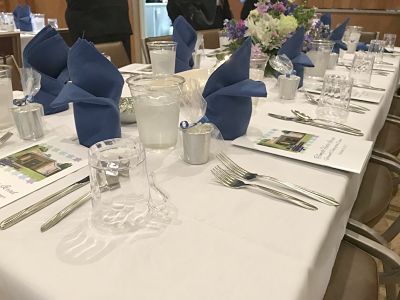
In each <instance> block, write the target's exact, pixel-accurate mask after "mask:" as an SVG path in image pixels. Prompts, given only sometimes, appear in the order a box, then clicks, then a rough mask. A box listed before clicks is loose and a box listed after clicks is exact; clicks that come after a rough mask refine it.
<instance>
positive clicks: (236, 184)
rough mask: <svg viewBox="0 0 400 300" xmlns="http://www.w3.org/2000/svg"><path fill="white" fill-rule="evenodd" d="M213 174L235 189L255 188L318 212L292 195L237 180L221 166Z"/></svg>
mask: <svg viewBox="0 0 400 300" xmlns="http://www.w3.org/2000/svg"><path fill="white" fill-rule="evenodd" d="M211 173H213V175H214V176H215V178H216V179H217V180H218V181H219V182H220V183H221V184H223V185H225V186H227V187H231V188H235V189H240V188H246V187H253V188H258V189H260V190H262V191H263V192H265V193H266V194H268V195H270V196H272V197H275V198H278V199H279V200H283V201H286V202H289V203H292V204H295V205H297V206H300V207H303V208H305V209H309V210H318V208H317V207H316V206H314V205H312V204H310V203H307V202H305V201H303V200H300V199H298V198H296V197H293V196H291V195H288V194H286V193H283V192H280V191H277V190H274V189H271V188H267V187H265V186H262V185H258V184H254V183H248V182H244V181H242V180H240V179H237V178H235V177H234V176H232V175H231V174H229V173H228V172H227V171H226V170H224V169H222V168H221V167H220V166H216V167H215V168H213V169H212V170H211Z"/></svg>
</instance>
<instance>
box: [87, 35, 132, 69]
mask: <svg viewBox="0 0 400 300" xmlns="http://www.w3.org/2000/svg"><path fill="white" fill-rule="evenodd" d="M94 46H95V47H96V49H97V50H99V52H101V53H104V54H106V55H108V56H110V57H111V62H112V63H113V64H114V65H115V66H116V67H117V68H121V67H124V66H126V65H129V64H130V63H131V62H130V60H129V57H128V54H126V51H125V48H124V45H123V44H122V42H121V41H118V42H111V43H102V44H95V45H94Z"/></svg>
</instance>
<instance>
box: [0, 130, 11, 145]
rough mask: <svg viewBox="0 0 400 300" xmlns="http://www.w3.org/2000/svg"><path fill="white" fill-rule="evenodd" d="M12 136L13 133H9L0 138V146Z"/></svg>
mask: <svg viewBox="0 0 400 300" xmlns="http://www.w3.org/2000/svg"><path fill="white" fill-rule="evenodd" d="M12 136H13V133H12V132H10V131H7V132H6V133H5V134H3V135H2V136H1V137H0V146H2V145H4V144H5V143H6V142H7V141H8V140H9V139H10V138H11V137H12Z"/></svg>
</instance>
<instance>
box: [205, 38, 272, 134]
mask: <svg viewBox="0 0 400 300" xmlns="http://www.w3.org/2000/svg"><path fill="white" fill-rule="evenodd" d="M251 44H252V43H251V39H250V38H248V39H247V40H246V41H245V42H244V44H243V45H242V46H241V47H240V48H239V49H238V50H237V51H236V52H235V53H233V54H232V56H231V57H230V58H229V60H228V61H226V62H225V63H224V64H223V65H221V66H220V67H219V68H218V69H217V70H215V71H214V73H213V74H211V76H210V78H209V79H208V81H207V83H206V86H205V88H204V92H203V97H204V98H205V99H206V101H207V111H206V117H207V119H208V120H209V121H210V122H211V123H214V124H215V125H216V126H217V127H218V129H219V130H220V131H221V134H222V136H223V137H224V139H226V140H233V139H235V138H237V137H239V136H242V135H244V134H245V133H246V131H247V127H248V126H249V122H250V118H251V111H252V104H251V97H252V96H254V97H266V95H267V91H266V88H265V84H264V83H263V82H261V81H254V80H251V79H249V70H250V54H251Z"/></svg>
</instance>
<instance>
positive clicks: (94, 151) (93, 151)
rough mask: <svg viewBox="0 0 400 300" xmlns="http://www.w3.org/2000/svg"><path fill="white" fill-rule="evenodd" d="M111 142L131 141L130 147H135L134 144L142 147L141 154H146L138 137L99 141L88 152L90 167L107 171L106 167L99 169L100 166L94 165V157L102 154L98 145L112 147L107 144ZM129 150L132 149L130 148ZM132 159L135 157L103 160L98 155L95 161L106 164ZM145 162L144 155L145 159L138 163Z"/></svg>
mask: <svg viewBox="0 0 400 300" xmlns="http://www.w3.org/2000/svg"><path fill="white" fill-rule="evenodd" d="M111 141H118V142H119V141H129V142H130V143H129V144H128V145H133V144H137V145H140V149H141V150H140V152H143V153H145V147H144V145H143V143H142V142H141V140H140V138H139V137H137V136H136V137H125V138H122V137H121V138H112V139H107V140H104V141H99V142H97V143H94V144H93V145H92V146H90V147H89V150H88V152H89V159H88V165H89V167H91V168H95V169H105V168H104V167H99V166H98V165H93V158H92V156H93V155H96V154H99V153H101V151H100V150H101V148H100V147H97V145H99V144H101V143H102V144H104V145H105V146H111V145H107V142H111ZM115 148H118V149H120V148H121V147H119V146H118V145H116V147H115ZM129 149H131V148H129ZM131 157H133V156H131V155H130V156H128V157H121V158H118V159H106V158H104V159H101V158H99V157H97V155H96V160H95V161H97V162H99V161H102V162H103V161H104V162H121V161H126V160H129V159H130V158H131ZM144 160H145V155H144V157H143V159H141V160H140V161H139V162H138V163H141V162H142V161H144ZM118 169H119V170H123V169H128V168H118Z"/></svg>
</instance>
